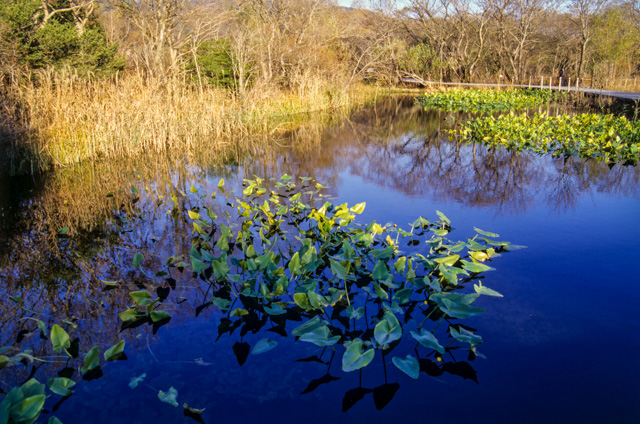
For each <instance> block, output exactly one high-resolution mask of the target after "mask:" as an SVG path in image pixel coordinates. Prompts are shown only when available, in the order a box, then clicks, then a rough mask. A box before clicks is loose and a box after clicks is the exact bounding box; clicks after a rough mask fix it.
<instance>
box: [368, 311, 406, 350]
mask: <svg viewBox="0 0 640 424" xmlns="http://www.w3.org/2000/svg"><path fill="white" fill-rule="evenodd" d="M373 336H374V337H375V338H376V341H377V342H378V343H379V344H380V345H381V346H385V345H388V344H389V343H391V342H394V341H396V340H399V339H400V338H401V337H402V326H401V325H400V323H399V322H398V319H397V318H396V316H395V315H394V314H392V313H389V312H385V314H384V318H383V319H382V320H380V322H378V324H376V327H375V329H374V330H373Z"/></svg>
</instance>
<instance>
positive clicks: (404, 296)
mask: <svg viewBox="0 0 640 424" xmlns="http://www.w3.org/2000/svg"><path fill="white" fill-rule="evenodd" d="M412 294H413V290H412V289H410V288H404V289H401V290H398V291H397V292H395V293H394V294H393V301H394V302H398V305H404V304H405V303H408V302H409V300H410V299H411V295H412Z"/></svg>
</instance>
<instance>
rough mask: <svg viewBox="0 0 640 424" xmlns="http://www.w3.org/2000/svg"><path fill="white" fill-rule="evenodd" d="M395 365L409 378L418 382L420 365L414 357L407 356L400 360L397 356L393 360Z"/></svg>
mask: <svg viewBox="0 0 640 424" xmlns="http://www.w3.org/2000/svg"><path fill="white" fill-rule="evenodd" d="M392 361H393V365H395V366H396V367H398V369H399V370H400V371H402V372H403V373H405V374H407V375H408V376H409V377H411V378H413V379H414V380H417V379H418V377H419V375H420V364H419V363H418V360H417V359H416V358H415V357H413V356H412V355H407V357H406V358H405V359H400V358H398V357H396V356H394V357H393V359H392Z"/></svg>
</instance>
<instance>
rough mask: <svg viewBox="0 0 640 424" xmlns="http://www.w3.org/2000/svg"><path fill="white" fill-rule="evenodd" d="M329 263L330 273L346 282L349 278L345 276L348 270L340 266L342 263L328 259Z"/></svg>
mask: <svg viewBox="0 0 640 424" xmlns="http://www.w3.org/2000/svg"><path fill="white" fill-rule="evenodd" d="M329 262H330V264H331V272H332V273H333V275H335V276H336V277H338V278H339V279H341V280H347V279H348V278H349V277H348V275H347V273H348V270H347V268H346V267H345V266H344V265H342V263H340V262H338V261H336V260H334V259H333V258H329Z"/></svg>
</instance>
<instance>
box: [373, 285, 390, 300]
mask: <svg viewBox="0 0 640 424" xmlns="http://www.w3.org/2000/svg"><path fill="white" fill-rule="evenodd" d="M373 288H374V289H375V290H376V295H377V296H378V297H379V298H380V299H385V300H387V299H389V293H387V292H386V291H385V290H384V289H383V288H382V287H380V286H379V285H378V284H376V283H373Z"/></svg>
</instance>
